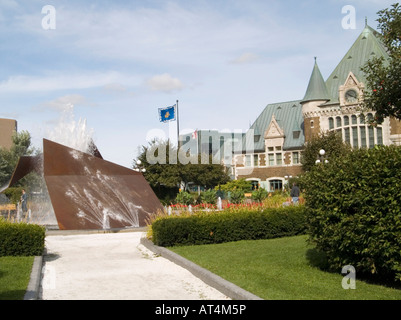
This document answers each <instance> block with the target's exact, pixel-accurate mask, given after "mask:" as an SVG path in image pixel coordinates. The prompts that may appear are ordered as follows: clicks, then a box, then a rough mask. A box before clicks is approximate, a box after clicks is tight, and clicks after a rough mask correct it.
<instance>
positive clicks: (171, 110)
mask: <svg viewBox="0 0 401 320" xmlns="http://www.w3.org/2000/svg"><path fill="white" fill-rule="evenodd" d="M175 110H176V105H173V106H171V107H167V108H159V120H160V122H168V121H174V120H175Z"/></svg>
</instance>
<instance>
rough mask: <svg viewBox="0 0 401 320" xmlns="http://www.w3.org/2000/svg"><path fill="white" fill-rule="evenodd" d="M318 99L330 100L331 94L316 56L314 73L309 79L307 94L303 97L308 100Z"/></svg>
mask: <svg viewBox="0 0 401 320" xmlns="http://www.w3.org/2000/svg"><path fill="white" fill-rule="evenodd" d="M317 100H326V101H328V100H330V95H329V93H328V91H327V87H326V83H325V82H324V79H323V76H322V74H321V73H320V70H319V67H318V65H317V62H316V58H315V66H314V67H313V71H312V75H311V77H310V80H309V84H308V89H307V90H306V93H305V96H304V98H303V99H302V101H303V102H306V101H317Z"/></svg>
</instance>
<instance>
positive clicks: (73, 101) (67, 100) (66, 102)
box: [34, 94, 93, 111]
mask: <svg viewBox="0 0 401 320" xmlns="http://www.w3.org/2000/svg"><path fill="white" fill-rule="evenodd" d="M76 105H90V106H92V105H93V103H91V102H90V101H88V100H87V99H86V98H85V97H84V96H82V95H80V94H69V95H65V96H62V97H59V98H57V99H54V100H51V101H48V102H45V103H43V104H41V105H40V106H38V107H35V108H34V109H35V110H38V111H41V110H44V109H48V108H50V109H54V110H57V111H63V110H65V108H66V107H68V106H76Z"/></svg>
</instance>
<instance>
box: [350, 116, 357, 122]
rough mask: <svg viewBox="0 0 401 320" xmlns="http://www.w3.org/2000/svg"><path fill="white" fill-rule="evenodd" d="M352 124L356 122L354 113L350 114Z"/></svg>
mask: <svg viewBox="0 0 401 320" xmlns="http://www.w3.org/2000/svg"><path fill="white" fill-rule="evenodd" d="M351 120H352V124H357V118H356V115H352V116H351Z"/></svg>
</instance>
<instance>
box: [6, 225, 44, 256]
mask: <svg viewBox="0 0 401 320" xmlns="http://www.w3.org/2000/svg"><path fill="white" fill-rule="evenodd" d="M44 246H45V228H44V227H42V226H38V225H35V224H27V223H23V222H21V223H11V222H7V221H5V220H4V219H2V218H0V257H1V256H39V255H42V253H43V249H44Z"/></svg>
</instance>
